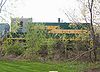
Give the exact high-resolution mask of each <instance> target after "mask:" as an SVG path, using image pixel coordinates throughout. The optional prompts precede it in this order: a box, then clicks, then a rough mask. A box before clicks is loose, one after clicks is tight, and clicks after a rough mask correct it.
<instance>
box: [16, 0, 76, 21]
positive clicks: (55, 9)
mask: <svg viewBox="0 0 100 72" xmlns="http://www.w3.org/2000/svg"><path fill="white" fill-rule="evenodd" d="M76 6H77V2H76V0H19V1H18V2H17V6H16V10H15V17H16V16H17V17H25V18H30V17H31V18H33V22H57V21H58V20H57V18H61V21H63V22H67V21H68V19H67V17H66V15H65V14H64V12H63V10H65V9H67V10H70V9H74V8H75V7H76Z"/></svg>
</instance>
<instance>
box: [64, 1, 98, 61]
mask: <svg viewBox="0 0 100 72" xmlns="http://www.w3.org/2000/svg"><path fill="white" fill-rule="evenodd" d="M77 2H78V3H79V4H80V5H79V10H78V11H79V12H80V14H76V18H73V17H75V16H74V15H73V14H72V13H73V12H70V11H69V10H66V11H64V13H65V15H66V16H67V17H68V18H69V20H71V22H74V23H79V22H82V21H83V22H85V23H89V32H90V42H91V45H92V46H91V50H90V53H91V52H93V56H94V61H96V60H97V55H96V49H97V48H96V42H97V41H96V40H97V39H96V35H95V30H94V24H95V25H98V26H99V23H100V1H99V0H77ZM78 16H81V17H80V18H78ZM90 57H91V56H90Z"/></svg>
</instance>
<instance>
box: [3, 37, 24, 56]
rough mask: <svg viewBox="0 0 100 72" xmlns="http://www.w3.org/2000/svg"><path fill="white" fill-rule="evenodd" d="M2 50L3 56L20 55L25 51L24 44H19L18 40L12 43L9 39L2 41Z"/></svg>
mask: <svg viewBox="0 0 100 72" xmlns="http://www.w3.org/2000/svg"><path fill="white" fill-rule="evenodd" d="M4 50H5V55H9V54H14V55H21V54H22V53H23V52H24V51H25V48H24V43H20V42H19V41H18V40H15V41H13V39H12V38H9V39H7V40H5V41H4Z"/></svg>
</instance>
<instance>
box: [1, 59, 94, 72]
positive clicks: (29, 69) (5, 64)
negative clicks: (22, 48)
mask: <svg viewBox="0 0 100 72" xmlns="http://www.w3.org/2000/svg"><path fill="white" fill-rule="evenodd" d="M90 66H92V64H87V63H70V62H68V63H56V64H54V63H41V62H25V61H24V62H22V61H0V72H49V71H58V72H83V70H85V69H87V68H88V67H90ZM93 66H94V65H93Z"/></svg>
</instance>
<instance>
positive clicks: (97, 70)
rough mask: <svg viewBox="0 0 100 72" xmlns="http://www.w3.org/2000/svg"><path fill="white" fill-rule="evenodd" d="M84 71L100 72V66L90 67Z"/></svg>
mask: <svg viewBox="0 0 100 72" xmlns="http://www.w3.org/2000/svg"><path fill="white" fill-rule="evenodd" d="M84 72H100V68H93V69H88V70H87V71H84Z"/></svg>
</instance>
